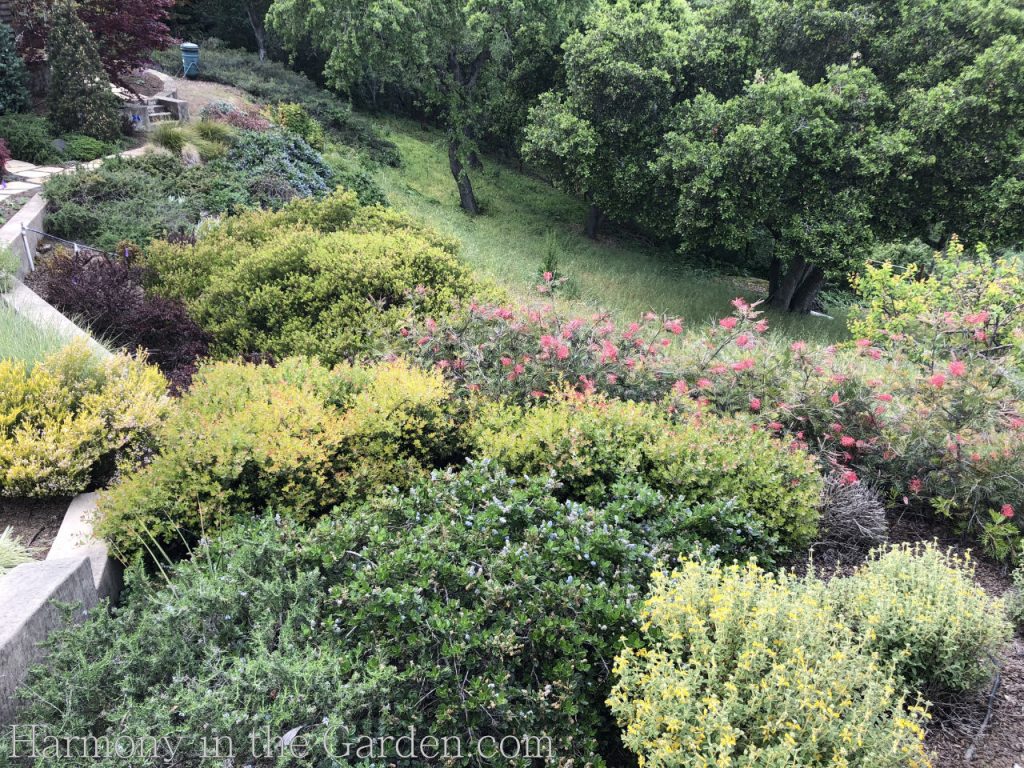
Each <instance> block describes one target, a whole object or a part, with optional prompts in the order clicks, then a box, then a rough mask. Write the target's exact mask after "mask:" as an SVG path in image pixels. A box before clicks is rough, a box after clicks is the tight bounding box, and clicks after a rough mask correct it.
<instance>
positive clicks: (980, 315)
mask: <svg viewBox="0 0 1024 768" xmlns="http://www.w3.org/2000/svg"><path fill="white" fill-rule="evenodd" d="M988 318H989V314H988V311H986V310H984V309H983V310H982V311H981V312H977V313H975V314H973V315H966V316H965V317H964V322H965V323H967V324H968V325H984V324H985V323H987V322H988Z"/></svg>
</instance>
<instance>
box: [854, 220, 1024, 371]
mask: <svg viewBox="0 0 1024 768" xmlns="http://www.w3.org/2000/svg"><path fill="white" fill-rule="evenodd" d="M919 272H920V270H919V269H918V266H917V265H916V264H910V265H909V266H907V267H906V268H903V269H901V268H897V267H895V266H893V265H892V264H890V263H884V264H881V265H877V266H876V265H871V264H869V265H867V266H866V268H865V271H864V274H863V275H860V276H858V277H857V278H855V280H854V286H855V288H856V289H857V292H858V293H859V294H860V297H861V302H862V304H863V307H864V308H863V311H862V313H861V315H860V316H859V317H854V318H851V321H850V330H851V331H852V333H853V334H854V335H855V336H860V337H864V338H867V339H870V340H871V341H873V342H875V343H878V344H882V345H886V346H894V347H896V348H899V349H900V350H902V351H903V352H905V353H906V354H907V355H908V356H910V357H911V358H913V359H915V360H917V361H919V362H925V363H927V364H935V363H936V362H938V361H940V360H942V359H948V358H951V357H952V358H954V359H958V360H966V359H968V358H971V357H976V356H985V357H990V358H991V357H993V356H995V357H1004V356H1006V355H1007V353H1008V352H1011V353H1012V357H1013V358H1014V359H1015V360H1016V362H1018V363H1019V362H1021V360H1022V357H1021V353H1022V351H1024V315H1022V314H1021V312H1020V305H1021V297H1022V296H1024V269H1022V267H1021V263H1020V260H1019V259H1017V258H1015V257H1013V256H994V255H992V254H991V253H989V251H988V249H987V248H986V247H985V246H984V245H978V246H976V247H975V248H974V249H972V251H971V252H970V253H968V252H967V251H966V250H965V249H964V246H963V245H962V244H961V243H960V242H959V241H957V240H956V239H954V240H953V241H952V242H951V243H950V245H949V246H948V247H947V248H946V250H944V251H939V252H937V253H936V254H935V257H934V260H933V264H932V265H931V268H930V270H929V272H928V274H927V276H926V277H924V278H921V277H920V274H919Z"/></svg>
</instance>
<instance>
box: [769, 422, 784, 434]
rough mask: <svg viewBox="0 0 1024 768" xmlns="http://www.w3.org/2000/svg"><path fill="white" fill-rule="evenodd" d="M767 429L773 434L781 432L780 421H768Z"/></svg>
mask: <svg viewBox="0 0 1024 768" xmlns="http://www.w3.org/2000/svg"><path fill="white" fill-rule="evenodd" d="M768 429H770V430H772V431H773V432H781V431H782V422H781V421H769V422H768Z"/></svg>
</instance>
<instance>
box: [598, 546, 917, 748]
mask: <svg viewBox="0 0 1024 768" xmlns="http://www.w3.org/2000/svg"><path fill="white" fill-rule="evenodd" d="M640 622H641V623H640V630H641V633H642V638H641V641H640V643H639V646H638V647H633V646H630V647H627V648H625V649H624V650H623V651H622V652H621V653H620V654H619V656H618V658H617V659H616V661H615V667H614V673H615V674H616V675H617V677H618V682H617V684H616V686H615V688H614V689H613V691H612V694H611V696H610V697H609V699H608V704H609V706H610V707H611V710H612V712H613V713H614V714H615V716H616V717H617V718H618V721H619V724H620V726H621V727H622V730H623V742H624V743H625V744H626V746H627V747H628V748H629V749H630V750H632V751H633V752H634V753H635V754H637V755H638V756H639V757H640V759H641V763H640V764H641V765H644V766H648V768H706V767H707V766H710V765H728V766H732V768H763V767H764V766H783V765H785V766H800V768H826V766H828V767H829V768H832V767H833V766H846V768H922V767H924V766H929V765H931V763H930V761H929V759H928V756H927V753H926V751H925V747H924V744H923V739H924V730H923V728H922V725H923V723H924V719H925V713H924V710H923V709H922V707H920V706H918V705H917V704H916V703H911V705H910V706H907V704H908V702H906V701H905V700H904V699H903V697H902V696H901V694H900V691H901V688H902V686H901V683H900V681H899V680H898V679H897V678H895V677H893V675H892V674H891V672H890V670H889V668H888V665H887V664H886V662H885V661H884V660H882V659H879V658H877V657H873V656H872V655H871V654H869V653H865V652H864V651H863V649H862V647H861V645H860V644H859V642H858V638H857V637H856V635H855V633H853V632H852V631H851V630H850V629H849V628H848V627H846V626H845V625H844V624H843V623H842V622H840V621H838V620H837V618H836V616H835V615H834V613H833V611H832V605H831V600H830V596H829V594H828V590H827V587H826V585H825V584H824V583H823V582H821V581H818V580H816V579H813V578H810V579H806V580H798V579H796V578H795V577H791V576H787V575H785V574H783V575H779V576H773V575H771V574H769V573H766V572H764V571H762V570H760V569H759V568H758V567H757V566H756V565H754V564H749V565H732V566H722V565H719V564H718V563H714V562H711V563H707V562H696V561H690V562H686V563H683V564H682V565H681V566H680V567H679V569H678V570H676V571H674V572H672V573H670V574H666V573H662V572H655V573H654V574H653V576H652V589H651V596H650V598H649V599H648V600H647V602H646V604H645V605H644V607H643V609H642V611H641V616H640Z"/></svg>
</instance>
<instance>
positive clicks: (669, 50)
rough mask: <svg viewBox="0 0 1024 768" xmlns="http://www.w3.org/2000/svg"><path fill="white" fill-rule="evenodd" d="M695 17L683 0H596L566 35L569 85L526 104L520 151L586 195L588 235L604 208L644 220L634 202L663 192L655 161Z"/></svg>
mask: <svg viewBox="0 0 1024 768" xmlns="http://www.w3.org/2000/svg"><path fill="white" fill-rule="evenodd" d="M692 16H693V11H692V10H691V9H690V6H689V4H688V3H686V2H685V0H663V1H662V2H657V3H650V2H641V3H632V2H622V3H616V4H614V5H601V6H599V7H598V8H597V9H596V10H595V12H594V13H593V14H592V15H591V16H590V17H589V19H588V20H587V25H586V29H585V30H583V31H579V32H574V33H572V34H571V35H570V36H569V38H568V39H567V40H566V42H565V45H564V49H565V57H564V62H563V66H564V73H565V75H564V77H565V83H564V85H563V86H562V87H560V88H558V89H556V90H553V91H549V92H547V93H544V94H542V95H541V97H540V99H539V101H538V103H537V105H536V106H535V107H533V108H532V109H531V110H530V112H529V122H528V125H527V128H526V133H525V142H524V144H523V154H524V156H525V158H526V160H527V161H529V162H530V163H531V164H532V165H533V166H534V167H536V168H538V169H540V170H541V171H543V172H544V173H546V174H547V175H548V176H549V178H551V179H552V180H553V181H554V183H555V184H556V185H558V186H561V187H563V188H565V189H567V190H569V191H571V192H574V193H576V194H578V195H580V196H582V197H583V198H584V199H585V200H586V201H587V203H588V212H587V219H586V224H585V232H586V234H587V236H588V237H595V236H596V235H597V230H598V226H599V224H600V222H601V220H602V219H603V218H604V217H605V216H611V217H612V218H614V219H617V220H619V221H629V220H641V219H644V216H643V211H642V210H638V209H637V201H639V200H644V199H646V200H648V201H649V202H650V203H653V198H655V197H660V196H663V194H664V191H665V190H664V185H663V184H661V183H660V182H659V178H658V174H657V169H656V167H655V164H654V162H653V161H654V158H655V157H656V154H657V151H658V148H659V146H660V145H661V142H662V138H663V136H664V134H665V132H666V130H667V127H668V124H669V118H670V116H671V112H672V105H673V104H674V102H675V101H676V99H677V98H678V97H680V96H681V95H682V94H683V93H684V90H685V87H686V79H685V78H686V74H685V72H684V71H683V67H684V66H685V61H686V56H687V50H688V47H689V42H690V39H691V38H692V35H693V31H694V29H695V28H696V27H695V25H694V23H693V19H692ZM659 208H660V209H661V210H664V203H663V204H662V205H660V206H659V205H657V204H651V205H649V208H648V210H652V211H654V210H658V209H659ZM644 223H645V224H647V225H648V227H649V228H652V229H655V230H658V229H660V226H659V225H660V224H661V222H660V221H658V220H657V219H654V220H650V221H645V222H644Z"/></svg>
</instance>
